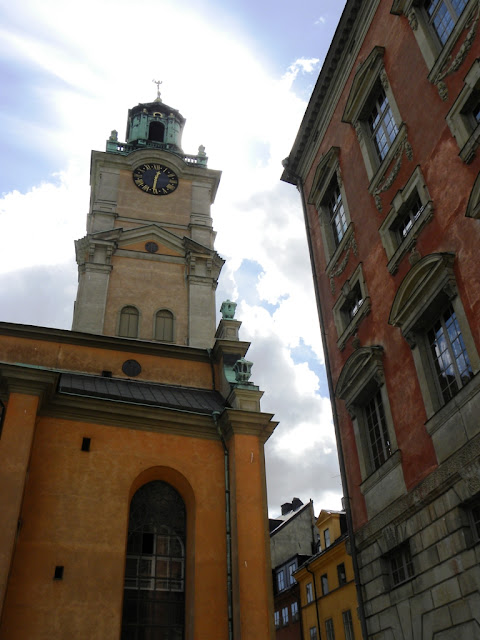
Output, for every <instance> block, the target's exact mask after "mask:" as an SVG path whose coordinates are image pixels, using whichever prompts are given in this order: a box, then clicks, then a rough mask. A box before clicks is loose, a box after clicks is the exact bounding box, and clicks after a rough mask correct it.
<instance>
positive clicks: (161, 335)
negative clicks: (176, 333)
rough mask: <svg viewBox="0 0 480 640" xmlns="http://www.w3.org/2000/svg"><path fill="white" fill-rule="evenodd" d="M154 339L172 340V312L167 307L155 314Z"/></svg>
mask: <svg viewBox="0 0 480 640" xmlns="http://www.w3.org/2000/svg"><path fill="white" fill-rule="evenodd" d="M155 340H161V341H162V342H173V313H172V312H171V311H168V310H167V309H160V311H157V313H156V314H155Z"/></svg>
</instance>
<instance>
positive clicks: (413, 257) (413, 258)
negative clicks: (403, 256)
mask: <svg viewBox="0 0 480 640" xmlns="http://www.w3.org/2000/svg"><path fill="white" fill-rule="evenodd" d="M421 259H422V256H421V254H420V252H419V250H418V249H417V247H416V246H415V245H414V246H413V247H412V252H411V254H410V256H409V258H408V261H409V263H410V265H411V266H412V267H413V266H414V265H416V264H417V262H420V260H421Z"/></svg>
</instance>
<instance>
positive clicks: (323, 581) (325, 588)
mask: <svg viewBox="0 0 480 640" xmlns="http://www.w3.org/2000/svg"><path fill="white" fill-rule="evenodd" d="M320 584H321V585H322V595H323V596H326V595H328V594H329V593H330V589H329V587H328V574H326V573H323V574H322V575H321V576H320Z"/></svg>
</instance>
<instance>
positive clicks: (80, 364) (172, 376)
mask: <svg viewBox="0 0 480 640" xmlns="http://www.w3.org/2000/svg"><path fill="white" fill-rule="evenodd" d="M0 350H1V353H2V360H3V361H5V362H12V363H16V362H22V363H25V364H28V365H31V366H34V367H46V368H50V369H59V370H64V371H67V370H68V371H77V372H82V373H88V374H94V375H100V374H101V372H102V371H111V372H112V375H113V376H114V377H118V378H126V377H127V376H126V375H125V374H124V373H123V372H122V365H123V363H124V362H125V361H126V360H128V359H135V360H137V361H138V362H139V363H140V365H141V367H142V372H141V373H140V375H139V376H137V378H136V379H137V380H148V381H152V382H160V381H161V382H162V383H165V384H178V385H182V386H189V385H190V386H193V387H198V388H203V389H211V388H212V367H211V363H210V361H209V360H208V358H207V357H206V354H205V358H204V359H201V360H200V359H197V360H183V359H181V358H175V357H165V356H162V355H161V354H154V353H152V354H148V353H141V354H139V353H138V352H137V351H136V350H135V349H134V348H133V345H132V351H120V350H114V349H107V348H105V347H103V346H101V347H98V348H97V347H94V346H89V347H87V348H85V346H83V345H79V344H72V343H67V342H64V343H59V342H51V341H43V340H42V341H41V340H35V339H32V338H24V339H22V338H18V337H17V336H15V337H13V336H1V337H0ZM217 376H218V374H217Z"/></svg>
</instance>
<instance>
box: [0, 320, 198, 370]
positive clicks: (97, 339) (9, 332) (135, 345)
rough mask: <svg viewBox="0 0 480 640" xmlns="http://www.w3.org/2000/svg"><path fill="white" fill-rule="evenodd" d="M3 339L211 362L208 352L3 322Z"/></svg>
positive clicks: (133, 339)
mask: <svg viewBox="0 0 480 640" xmlns="http://www.w3.org/2000/svg"><path fill="white" fill-rule="evenodd" d="M2 335H4V336H11V337H14V338H17V339H25V340H41V341H45V342H59V343H61V344H71V345H77V346H84V347H90V348H96V349H108V350H111V351H123V352H125V353H128V354H131V353H141V354H144V355H150V356H158V357H162V358H178V359H182V360H190V361H196V362H206V363H208V362H210V358H209V356H208V350H207V349H201V348H199V347H188V346H183V345H176V344H167V343H158V342H153V341H152V342H151V341H149V340H138V339H135V338H119V337H117V336H103V335H95V334H92V333H82V332H80V331H68V330H66V329H51V328H48V327H36V326H32V325H24V324H13V323H10V322H0V339H1V336H2Z"/></svg>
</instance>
